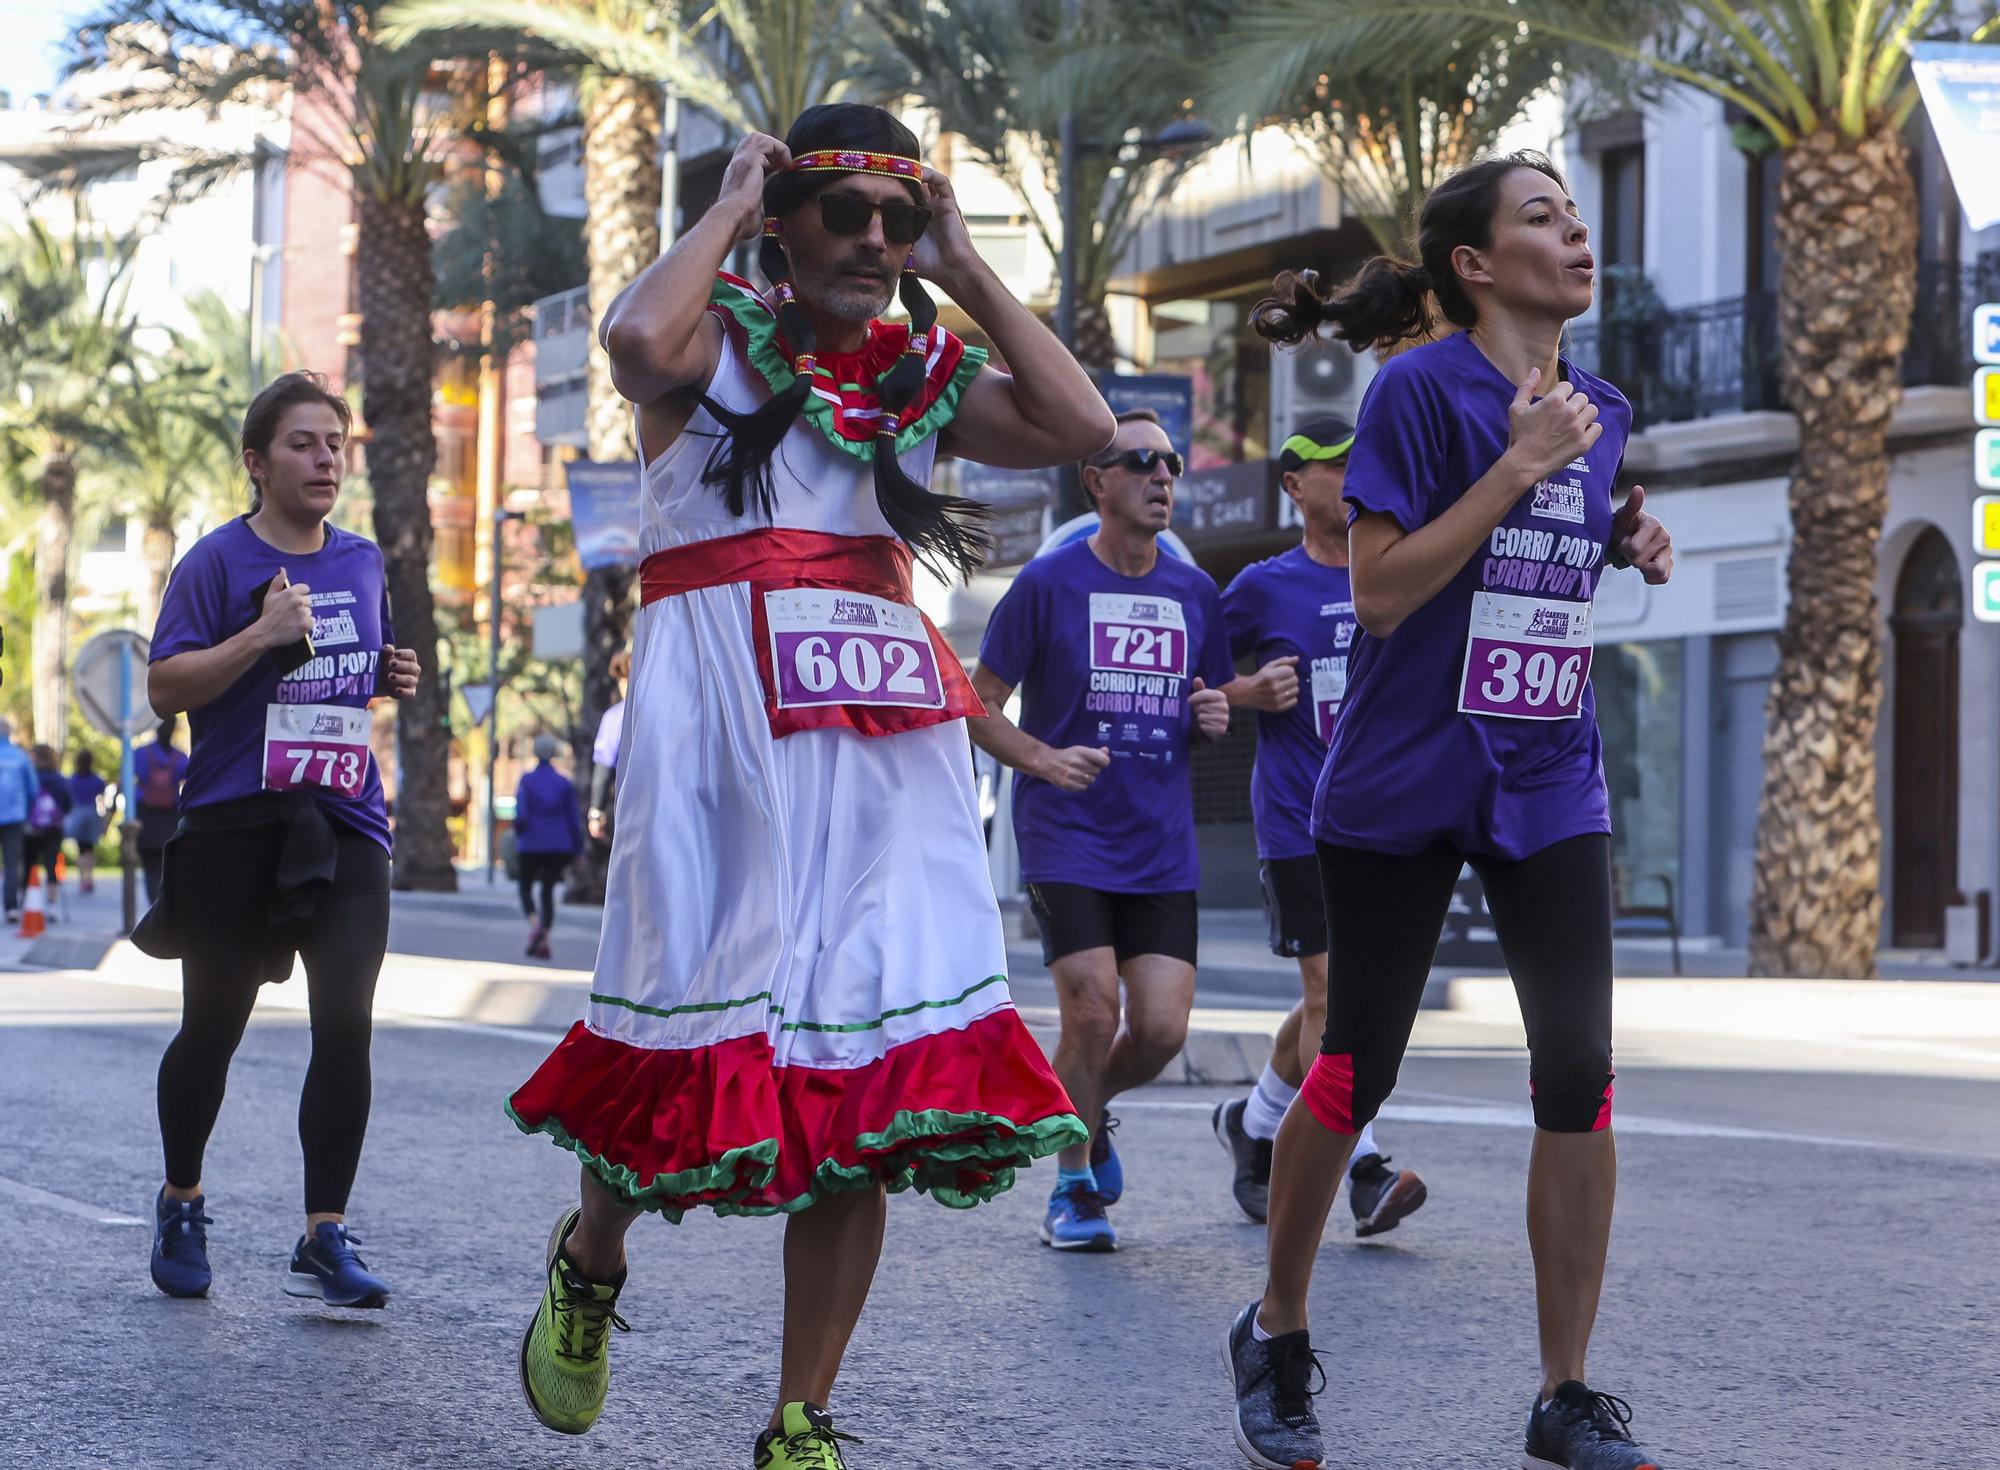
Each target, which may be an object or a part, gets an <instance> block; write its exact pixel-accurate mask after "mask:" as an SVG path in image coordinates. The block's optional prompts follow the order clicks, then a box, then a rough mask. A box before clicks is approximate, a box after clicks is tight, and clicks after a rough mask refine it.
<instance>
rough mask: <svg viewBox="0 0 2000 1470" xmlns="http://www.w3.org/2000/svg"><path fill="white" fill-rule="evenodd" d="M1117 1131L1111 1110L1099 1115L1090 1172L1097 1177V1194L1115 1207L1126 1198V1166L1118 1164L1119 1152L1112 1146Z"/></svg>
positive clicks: (1092, 1145) (1092, 1144) (1091, 1143)
mask: <svg viewBox="0 0 2000 1470" xmlns="http://www.w3.org/2000/svg"><path fill="white" fill-rule="evenodd" d="M1117 1131H1118V1120H1117V1119H1116V1118H1114V1117H1112V1116H1111V1110H1110V1109H1109V1108H1106V1109H1105V1110H1104V1111H1103V1112H1101V1113H1099V1114H1098V1115H1097V1136H1096V1137H1095V1138H1093V1139H1091V1140H1090V1172H1091V1173H1092V1174H1094V1175H1096V1176H1097V1192H1098V1193H1099V1194H1100V1195H1102V1196H1103V1197H1104V1202H1105V1203H1106V1204H1107V1205H1115V1204H1117V1203H1118V1201H1119V1200H1121V1199H1123V1198H1124V1196H1125V1166H1124V1165H1123V1164H1121V1163H1119V1162H1118V1150H1117V1149H1115V1148H1113V1147H1112V1146H1111V1135H1112V1134H1114V1133H1116V1132H1117Z"/></svg>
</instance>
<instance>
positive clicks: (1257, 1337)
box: [1250, 1312, 1271, 1342]
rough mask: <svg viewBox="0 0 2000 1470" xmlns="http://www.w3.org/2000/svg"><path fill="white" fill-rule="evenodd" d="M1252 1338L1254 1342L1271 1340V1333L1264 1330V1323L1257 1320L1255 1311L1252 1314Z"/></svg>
mask: <svg viewBox="0 0 2000 1470" xmlns="http://www.w3.org/2000/svg"><path fill="white" fill-rule="evenodd" d="M1250 1340H1251V1341H1252V1342H1269V1341H1270V1340H1271V1334H1270V1333H1268V1332H1266V1331H1265V1330H1264V1324H1263V1323H1262V1322H1259V1321H1258V1320H1257V1314H1256V1313H1255V1312H1252V1313H1251V1314H1250Z"/></svg>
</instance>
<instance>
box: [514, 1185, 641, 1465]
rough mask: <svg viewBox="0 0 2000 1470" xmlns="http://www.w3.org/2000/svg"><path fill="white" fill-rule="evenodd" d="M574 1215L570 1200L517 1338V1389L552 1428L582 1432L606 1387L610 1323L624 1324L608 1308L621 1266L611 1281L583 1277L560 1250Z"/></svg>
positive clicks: (578, 1213) (625, 1328) (620, 1284)
mask: <svg viewBox="0 0 2000 1470" xmlns="http://www.w3.org/2000/svg"><path fill="white" fill-rule="evenodd" d="M582 1216H583V1211H582V1210H581V1209H578V1208H576V1207H574V1206H572V1207H571V1208H570V1209H569V1210H567V1211H565V1212H564V1214H563V1216H562V1218H561V1219H559V1220H557V1221H556V1228H555V1231H554V1233H553V1234H551V1235H550V1236H549V1256H548V1261H549V1276H548V1281H547V1283H546V1284H545V1285H544V1286H543V1288H542V1304H541V1306H540V1307H538V1308H536V1310H535V1320H534V1321H532V1322H530V1323H529V1324H528V1330H527V1332H526V1334H525V1335H524V1336H523V1337H522V1338H521V1392H522V1393H524V1394H526V1395H527V1398H528V1407H529V1408H531V1409H533V1410H534V1411H535V1417H536V1418H537V1419H539V1420H541V1421H542V1423H544V1424H546V1425H548V1427H549V1428H551V1429H553V1430H555V1431H556V1432H557V1433H558V1434H582V1433H583V1432H584V1431H586V1430H587V1429H589V1428H590V1426H591V1425H593V1424H595V1423H596V1422H597V1416H598V1414H599V1413H601V1412H602V1411H603V1408H604V1396H605V1394H606V1393H607V1392H608V1391H609V1390H610V1388H611V1329H612V1328H614V1327H616V1328H617V1329H618V1330H619V1331H620V1332H629V1331H631V1330H632V1329H631V1327H630V1326H629V1325H627V1323H626V1321H625V1319H624V1318H623V1317H621V1316H619V1315H618V1312H617V1310H616V1309H617V1303H618V1293H619V1292H620V1291H621V1290H622V1289H623V1288H624V1285H625V1272H624V1270H623V1268H620V1270H619V1272H618V1279H617V1280H615V1281H611V1282H606V1283H598V1282H595V1281H586V1280H584V1278H583V1273H582V1272H580V1271H578V1270H577V1269H576V1267H575V1266H574V1265H572V1264H571V1263H570V1261H569V1259H568V1258H567V1257H566V1256H564V1255H563V1253H562V1247H563V1242H564V1241H566V1240H568V1239H569V1233H570V1231H572V1230H574V1229H575V1228H576V1222H577V1221H578V1220H579V1219H581V1218H582Z"/></svg>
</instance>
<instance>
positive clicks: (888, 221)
mask: <svg viewBox="0 0 2000 1470" xmlns="http://www.w3.org/2000/svg"><path fill="white" fill-rule="evenodd" d="M877 214H880V215H881V216H882V238H883V239H884V240H886V241H888V242H889V243H890V244H891V245H914V244H916V243H917V241H919V240H921V239H922V238H923V237H924V231H925V230H927V229H929V228H930V224H931V212H930V211H929V210H928V209H925V208H924V207H923V206H922V205H919V204H904V203H902V202H900V201H897V200H891V201H890V202H888V203H886V204H877V203H876V202H875V201H874V200H873V199H864V198H862V197H861V196H860V195H859V194H822V195H820V196H819V222H820V223H821V224H822V225H824V226H825V227H826V232H827V233H828V234H829V235H858V234H860V233H861V232H862V231H863V230H865V229H867V228H868V221H869V220H871V219H873V218H874V217H875V216H876V215H877Z"/></svg>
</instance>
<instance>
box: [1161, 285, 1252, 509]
mask: <svg viewBox="0 0 2000 1470" xmlns="http://www.w3.org/2000/svg"><path fill="white" fill-rule="evenodd" d="M1270 294H1271V287H1270V283H1269V282H1268V281H1265V282H1261V283H1258V284H1255V285H1249V286H1244V287H1242V288H1241V289H1239V290H1237V291H1235V292H1234V293H1231V294H1228V295H1223V296H1215V297H1209V298H1205V299H1191V300H1184V301H1161V302H1156V303H1154V304H1153V307H1152V313H1151V314H1152V324H1153V361H1152V365H1151V367H1150V368H1149V369H1148V371H1150V372H1154V373H1182V374H1185V375H1186V376H1187V377H1188V378H1189V379H1190V380H1191V381H1192V383H1193V384H1194V435H1193V438H1194V446H1193V450H1192V454H1191V463H1190V465H1189V468H1191V469H1197V470H1203V469H1217V468H1220V467H1222V466H1224V465H1232V464H1245V463H1248V462H1249V461H1251V460H1259V459H1264V458H1266V457H1267V456H1268V455H1269V454H1270V452H1271V446H1270V443H1269V435H1270V426H1271V345H1270V344H1269V343H1268V342H1266V341H1265V340H1264V339H1263V338H1261V337H1259V336H1258V335H1257V334H1256V333H1255V332H1254V331H1252V330H1251V328H1250V308H1251V307H1253V306H1255V305H1256V304H1257V302H1258V301H1259V300H1260V299H1262V298H1263V297H1265V296H1268V295H1270Z"/></svg>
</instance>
